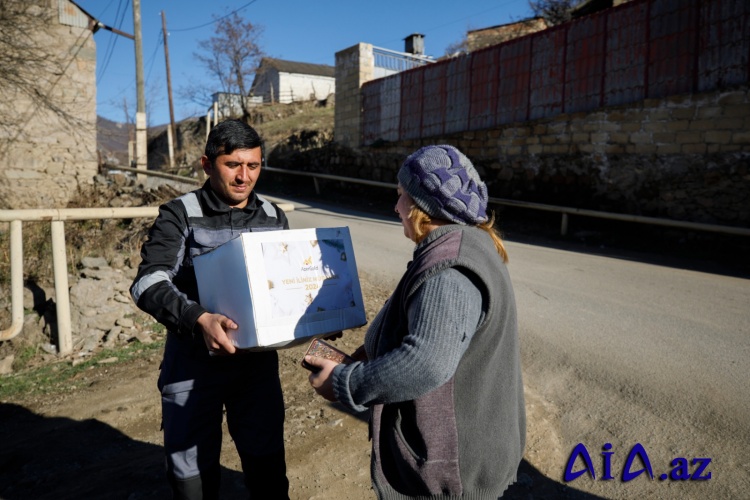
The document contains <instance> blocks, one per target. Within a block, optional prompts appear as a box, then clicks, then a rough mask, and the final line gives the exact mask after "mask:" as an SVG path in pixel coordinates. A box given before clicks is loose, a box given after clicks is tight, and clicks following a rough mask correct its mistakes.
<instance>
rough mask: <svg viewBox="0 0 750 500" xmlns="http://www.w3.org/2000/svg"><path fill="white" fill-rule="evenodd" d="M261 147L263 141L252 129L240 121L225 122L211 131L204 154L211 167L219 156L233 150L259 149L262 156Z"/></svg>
mask: <svg viewBox="0 0 750 500" xmlns="http://www.w3.org/2000/svg"><path fill="white" fill-rule="evenodd" d="M262 147H263V141H261V139H260V136H259V135H258V132H256V131H255V129H254V128H253V127H251V126H250V125H248V124H247V123H245V122H243V121H240V120H226V121H223V122H221V123H219V124H218V125H216V126H215V127H214V128H212V129H211V132H210V133H209V134H208V141H206V151H205V153H204V154H205V155H206V156H207V157H208V160H209V161H210V162H211V164H212V165H213V164H214V162H215V161H216V158H217V157H218V156H219V155H228V154H231V153H232V151H234V150H235V149H255V148H261V156H263V150H262Z"/></svg>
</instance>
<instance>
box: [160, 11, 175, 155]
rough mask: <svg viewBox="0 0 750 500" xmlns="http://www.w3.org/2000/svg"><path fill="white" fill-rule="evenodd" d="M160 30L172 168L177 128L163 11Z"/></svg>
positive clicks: (165, 19) (168, 140)
mask: <svg viewBox="0 0 750 500" xmlns="http://www.w3.org/2000/svg"><path fill="white" fill-rule="evenodd" d="M161 30H162V32H163V33H164V59H166V61H167V95H168V96H169V127H167V142H168V143H169V168H174V142H175V141H176V140H177V128H176V127H175V124H174V106H173V104H172V75H171V72H170V71H169V44H168V43H167V17H166V16H165V15H164V11H161Z"/></svg>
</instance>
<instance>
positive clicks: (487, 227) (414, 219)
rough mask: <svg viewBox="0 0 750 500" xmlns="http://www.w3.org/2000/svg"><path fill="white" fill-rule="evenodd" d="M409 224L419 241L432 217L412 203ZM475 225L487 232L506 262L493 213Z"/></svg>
mask: <svg viewBox="0 0 750 500" xmlns="http://www.w3.org/2000/svg"><path fill="white" fill-rule="evenodd" d="M408 220H409V224H411V229H412V233H413V234H414V241H415V243H419V242H421V241H422V240H423V239H424V238H425V236H427V234H428V233H429V229H428V226H429V225H430V223H432V219H431V218H430V216H429V215H427V212H425V211H424V210H422V209H421V208H419V207H418V206H417V205H412V207H411V210H409V218H408ZM475 227H478V228H479V229H482V230H483V231H486V232H487V234H489V235H490V238H492V242H493V243H494V244H495V250H497V253H498V254H499V255H500V258H501V259H503V262H508V252H507V251H506V250H505V244H504V243H503V238H502V237H501V236H500V232H499V231H498V230H497V229H495V213H494V212H491V213H490V217H489V219H487V222H484V223H482V224H477V225H476V226H475Z"/></svg>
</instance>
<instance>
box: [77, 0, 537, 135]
mask: <svg viewBox="0 0 750 500" xmlns="http://www.w3.org/2000/svg"><path fill="white" fill-rule="evenodd" d="M75 1H76V3H78V4H79V5H80V6H81V7H83V8H84V9H85V10H86V11H88V12H89V13H90V14H92V15H93V16H94V17H96V18H97V19H99V21H101V22H102V23H104V24H105V25H107V26H111V27H113V28H117V29H119V30H120V31H123V32H126V33H130V34H133V11H132V5H131V0H75ZM235 10H238V11H239V14H240V15H241V16H242V17H244V18H245V19H247V20H249V21H250V22H252V23H253V24H257V25H260V26H262V28H263V32H262V35H261V38H260V45H261V48H262V49H263V51H264V52H265V53H266V54H267V55H268V56H270V57H275V58H278V59H286V60H289V61H297V62H307V63H316V64H329V65H331V66H333V65H334V64H335V54H336V52H338V51H340V50H342V49H346V48H348V47H351V46H352V45H355V44H357V43H360V42H365V43H371V44H373V45H375V46H377V47H382V48H386V49H390V50H396V51H403V50H404V38H405V37H406V36H408V35H410V34H412V33H422V34H423V35H425V38H424V44H425V53H426V54H427V55H430V56H434V57H439V56H442V55H444V54H445V50H446V48H447V47H448V46H449V45H451V44H452V43H455V42H458V41H460V40H461V39H462V38H463V37H464V36H465V33H466V31H467V30H472V29H478V28H485V27H488V26H495V25H498V24H505V23H509V22H513V21H517V20H520V19H524V18H527V17H530V16H531V15H532V14H531V9H530V8H529V4H528V0H466V1H463V2H460V1H457V0H453V1H447V0H407V1H403V0H401V1H399V0H380V1H378V2H356V1H346V0H319V1H317V2H314V1H306V2H303V1H300V0H287V1H284V0H234V1H231V0H213V1H206V0H141V25H142V28H141V36H142V41H143V69H144V75H145V80H146V87H145V93H146V101H147V104H148V108H147V114H148V122H149V125H151V126H154V125H160V124H164V123H168V122H169V101H168V93H167V77H166V60H165V54H164V42H163V35H162V18H161V12H162V11H163V12H164V16H165V18H166V21H167V32H168V33H169V37H168V47H169V65H170V74H171V80H172V97H173V102H174V114H175V120H177V121H179V120H182V119H184V118H187V117H190V116H198V115H204V114H205V112H206V110H205V109H204V107H202V106H200V105H198V104H195V103H192V102H190V101H186V100H184V99H182V98H181V97H180V95H179V94H180V88H184V87H186V86H188V85H189V83H190V82H191V81H192V80H194V79H198V78H209V79H210V76H209V75H208V74H207V73H206V70H205V69H204V68H203V67H202V66H201V65H200V64H199V63H197V62H196V61H195V59H194V57H193V54H194V53H195V52H196V51H197V42H198V41H201V40H206V39H208V38H209V37H211V36H212V35H213V33H214V31H213V30H214V25H213V24H212V23H211V21H212V20H213V17H212V16H214V15H217V16H224V15H226V14H229V13H231V12H233V11H235ZM94 40H95V42H96V47H97V71H96V78H97V113H98V114H99V115H101V116H104V117H105V118H108V119H110V120H114V121H118V122H124V121H125V110H124V109H125V104H124V102H125V101H126V102H127V106H128V110H129V112H130V113H131V114H134V112H135V108H136V87H135V44H134V42H133V41H132V40H130V39H128V38H125V37H123V36H118V35H116V34H113V33H112V32H110V31H108V30H99V31H98V32H97V33H96V34H95V35H94ZM204 75H205V76H204ZM217 90H218V89H217Z"/></svg>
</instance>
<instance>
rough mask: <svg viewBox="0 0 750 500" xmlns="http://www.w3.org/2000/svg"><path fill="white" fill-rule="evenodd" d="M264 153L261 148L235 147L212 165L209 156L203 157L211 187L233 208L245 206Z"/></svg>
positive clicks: (202, 161)
mask: <svg viewBox="0 0 750 500" xmlns="http://www.w3.org/2000/svg"><path fill="white" fill-rule="evenodd" d="M261 159H262V155H261V150H260V148H254V149H235V150H234V151H232V152H231V153H230V154H222V155H219V156H218V157H217V158H216V161H215V162H214V164H213V165H212V164H211V162H210V161H209V160H208V157H207V156H205V155H204V156H202V157H201V164H202V165H203V171H204V172H206V175H207V176H208V179H209V182H210V183H211V189H213V191H214V193H216V195H217V196H218V197H219V198H221V199H222V200H223V201H224V202H225V203H226V204H227V205H229V206H230V207H232V208H244V207H245V205H247V199H248V198H249V197H250V193H252V191H253V188H255V183H256V182H257V181H258V177H259V176H260V163H261Z"/></svg>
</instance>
